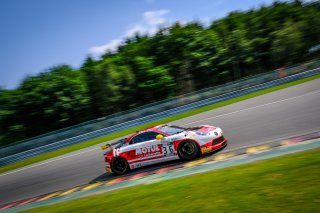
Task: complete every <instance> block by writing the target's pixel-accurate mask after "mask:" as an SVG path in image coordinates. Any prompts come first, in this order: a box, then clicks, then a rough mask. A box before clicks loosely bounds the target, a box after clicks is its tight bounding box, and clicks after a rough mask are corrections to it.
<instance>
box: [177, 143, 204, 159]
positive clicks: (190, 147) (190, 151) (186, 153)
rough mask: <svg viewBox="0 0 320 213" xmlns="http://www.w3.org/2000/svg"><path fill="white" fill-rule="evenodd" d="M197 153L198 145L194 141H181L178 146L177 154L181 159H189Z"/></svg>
mask: <svg viewBox="0 0 320 213" xmlns="http://www.w3.org/2000/svg"><path fill="white" fill-rule="evenodd" d="M198 154H199V147H198V145H197V144H196V143H195V142H194V141H189V140H188V141H183V142H182V143H181V144H180V145H179V147H178V155H179V157H180V158H181V159H184V160H191V159H194V158H195V157H197V155H198Z"/></svg>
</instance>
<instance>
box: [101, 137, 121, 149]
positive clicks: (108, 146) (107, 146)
mask: <svg viewBox="0 0 320 213" xmlns="http://www.w3.org/2000/svg"><path fill="white" fill-rule="evenodd" d="M124 140H125V138H122V139H120V140H118V141H116V142H113V143H111V144H108V143H107V144H106V145H103V146H101V147H100V148H101V149H102V150H106V149H109V148H111V149H112V147H113V146H114V145H117V144H119V143H123V142H124Z"/></svg>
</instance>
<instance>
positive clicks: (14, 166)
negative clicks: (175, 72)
mask: <svg viewBox="0 0 320 213" xmlns="http://www.w3.org/2000/svg"><path fill="white" fill-rule="evenodd" d="M318 78H320V75H315V76H312V77H309V78H305V79H301V80H298V81H294V82H291V83H287V84H283V85H280V86H276V87H273V88H269V89H265V90H262V91H258V92H254V93H251V94H248V95H244V96H241V97H238V98H234V99H230V100H227V101H223V102H219V103H216V104H213V105H210V106H205V107H202V108H199V109H195V110H191V111H188V112H185V113H181V114H178V115H175V116H171V117H169V118H165V119H161V120H158V121H155V122H151V123H148V124H144V125H140V126H137V127H133V128H130V129H127V130H124V131H121V132H116V133H113V134H109V135H106V136H103V137H99V138H95V139H92V140H89V141H86V142H83V143H80V144H75V145H72V146H69V147H66V148H63V149H59V150H55V151H52V152H49V153H45V154H42V155H39V156H35V157H32V158H29V159H26V160H23V161H20V162H17V163H13V164H10V165H7V166H4V167H1V168H0V174H1V173H4V172H7V171H10V170H13V169H17V168H21V167H24V166H27V165H30V164H33V163H37V162H40V161H43V160H47V159H50V158H53V157H57V156H60V155H63V154H67V153H69V152H73V151H76V150H79V149H82V148H86V147H89V146H92V145H95V144H99V143H102V142H105V141H109V140H112V139H115V138H119V137H122V136H125V135H128V134H131V133H134V132H136V131H138V130H141V129H144V128H147V127H150V126H154V125H158V124H163V123H168V122H172V121H175V120H179V119H181V118H185V117H189V116H192V115H195V114H199V113H202V112H206V111H209V110H212V109H216V108H219V107H223V106H226V105H230V104H233V103H236V102H239V101H243V100H247V99H250V98H253V97H256V96H260V95H264V94H267V93H270V92H274V91H277V90H281V89H284V88H287V87H291V86H294V85H297V84H301V83H304V82H307V81H311V80H314V79H318Z"/></svg>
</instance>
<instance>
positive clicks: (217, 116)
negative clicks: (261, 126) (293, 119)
mask: <svg viewBox="0 0 320 213" xmlns="http://www.w3.org/2000/svg"><path fill="white" fill-rule="evenodd" d="M319 92H320V90H316V91H313V92H309V93H306V94H303V95H298V96H295V97H291V98H286V99H282V100H279V101H274V102H270V103H266V104H261V105H258V106H254V107H250V108H246V109H241V110H237V111H234V112H228V113H225V114H221V115H216V116H212V117H208V118H204V119H201V120H198V121H193V122H190V123H187V124H184V125H181V126H188V125H190V124H194V123H199V122H202V121H207V120H211V119H214V118H219V117H223V116H228V115H232V114H236V113H238V112H244V111H248V110H252V109H256V108H260V107H264V106H269V105H272V104H277V103H280V102H284V101H288V100H293V99H297V98H300V97H302V96H307V95H312V94H316V93H319Z"/></svg>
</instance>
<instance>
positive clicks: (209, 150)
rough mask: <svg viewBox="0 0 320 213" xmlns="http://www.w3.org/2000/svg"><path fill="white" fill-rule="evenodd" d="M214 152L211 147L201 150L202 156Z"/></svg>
mask: <svg viewBox="0 0 320 213" xmlns="http://www.w3.org/2000/svg"><path fill="white" fill-rule="evenodd" d="M211 151H212V148H211V147H208V148H207V147H202V148H201V152H202V154H204V153H208V152H211Z"/></svg>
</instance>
